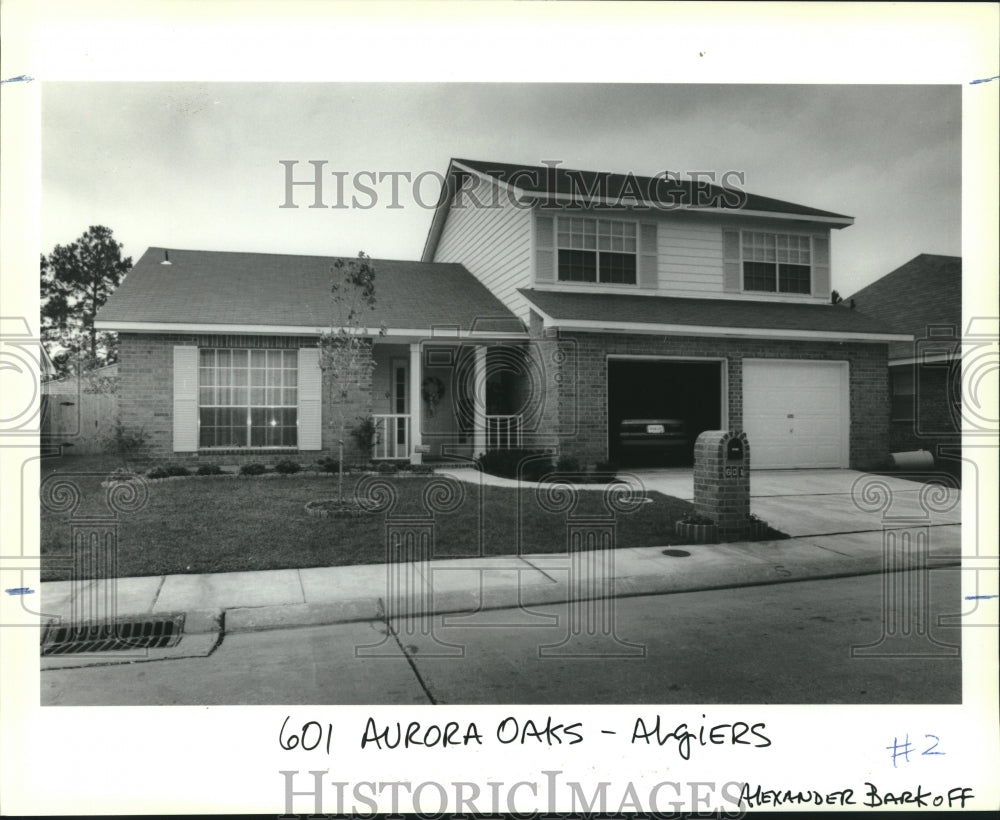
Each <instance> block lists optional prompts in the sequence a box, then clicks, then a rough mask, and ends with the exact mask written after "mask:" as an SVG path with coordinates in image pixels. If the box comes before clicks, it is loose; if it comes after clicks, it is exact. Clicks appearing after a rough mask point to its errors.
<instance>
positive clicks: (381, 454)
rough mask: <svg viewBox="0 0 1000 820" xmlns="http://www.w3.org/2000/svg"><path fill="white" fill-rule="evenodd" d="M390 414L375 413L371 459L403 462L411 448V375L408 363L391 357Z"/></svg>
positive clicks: (408, 455)
mask: <svg viewBox="0 0 1000 820" xmlns="http://www.w3.org/2000/svg"><path fill="white" fill-rule="evenodd" d="M389 384H390V396H389V406H390V409H391V410H392V412H391V413H376V414H374V416H373V419H374V421H375V439H374V441H373V442H372V458H374V459H403V458H409V457H410V455H411V447H410V423H411V413H410V373H409V362H408V361H407V360H406V359H403V358H392V359H390V364H389Z"/></svg>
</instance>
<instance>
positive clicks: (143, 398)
mask: <svg viewBox="0 0 1000 820" xmlns="http://www.w3.org/2000/svg"><path fill="white" fill-rule="evenodd" d="M119 341H120V345H121V348H120V361H121V367H120V383H119V385H120V386H119V397H120V401H119V413H120V417H121V420H122V423H123V424H124V425H125V426H126V427H128V428H131V429H138V428H140V427H141V428H143V429H144V431H145V433H146V435H147V446H146V448H145V449H146V453H145V457H146V458H147V459H148V460H150V461H156V462H161V461H164V462H165V461H184V462H189V463H190V462H197V463H225V464H242V463H246V462H249V461H260V462H263V463H273V462H275V461H279V460H281V459H285V458H290V459H293V460H295V461H298V462H299V463H301V464H303V465H304V466H305V465H308V464H311V463H312V462H314V461H315V460H316V459H318V458H322V457H325V456H336V451H337V445H336V441H337V430H336V429H335V426H334V425H335V422H336V414H335V411H334V409H333V407H332V406H331V402H330V382H329V378H328V377H327V376H325V375H324V378H323V450H322V451H319V450H309V451H301V452H300V451H291V452H289V451H283V452H280V453H279V452H266V451H255V452H250V453H233V452H232V451H229V452H227V453H225V454H211V453H201V454H197V455H194V454H182V453H175V452H174V451H173V348H174V345H195V346H197V347H219V348H249V349H272V350H277V349H289V350H293V349H298V348H300V347H315V346H316V339H315V338H312V337H294V336H221V335H195V336H192V335H185V334H138V333H121V334H119ZM343 411H344V413H345V416H346V419H347V425H346V427H347V431H350V429H351V428H352V427H353V426H354V425H355V424H356V423H357V417H358V416H367V415H369V414H370V413H371V378H370V376H369V377H367V378H366V379H365V380H364V383H363V384H361V385H359V389H358V390H357V391H356V392H354V393H353V394H352V396H351V397H350V398H349V399H348V401H347V403H346V404H345V405H344V407H343ZM344 445H345V453H346V458H347V459H348V460H358V461H367V459H368V458H369V454H361V453H360V452H359V451H358V448H357V445H356V444H355V442H354V439H353V438H352V437H351V436H350V435H349V434H348V435H347V436H346V437H345V441H344Z"/></svg>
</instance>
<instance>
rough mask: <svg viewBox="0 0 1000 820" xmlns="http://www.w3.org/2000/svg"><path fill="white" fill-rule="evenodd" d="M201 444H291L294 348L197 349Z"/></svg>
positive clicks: (295, 432) (295, 388) (295, 385)
mask: <svg viewBox="0 0 1000 820" xmlns="http://www.w3.org/2000/svg"><path fill="white" fill-rule="evenodd" d="M198 396H199V409H198V410H199V412H198V415H199V435H198V446H199V447H295V446H296V445H297V441H298V353H297V351H295V350H216V349H202V350H199V351H198Z"/></svg>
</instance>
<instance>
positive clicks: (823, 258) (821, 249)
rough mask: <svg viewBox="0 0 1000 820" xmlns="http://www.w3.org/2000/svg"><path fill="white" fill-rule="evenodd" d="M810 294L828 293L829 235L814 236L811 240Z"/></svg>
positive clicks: (826, 294) (823, 294)
mask: <svg viewBox="0 0 1000 820" xmlns="http://www.w3.org/2000/svg"><path fill="white" fill-rule="evenodd" d="M812 295H813V296H829V295H830V237H829V236H814V237H813V240H812Z"/></svg>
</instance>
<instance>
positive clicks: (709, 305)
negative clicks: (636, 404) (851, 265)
mask: <svg viewBox="0 0 1000 820" xmlns="http://www.w3.org/2000/svg"><path fill="white" fill-rule="evenodd" d="M520 292H521V294H522V295H524V297H525V298H526V299H527V300H528V301H529V302H531V303H532V304H534V305H537V307H538V308H539V309H540V310H542V311H543V312H544V313H546V314H547V315H548V316H550V317H552V319H554V320H556V322H557V323H558V322H559V321H562V322H566V323H571V322H573V321H586V322H606V323H607V324H608V325H609V326H611V325H614V324H615V323H623V322H629V323H638V324H649V325H690V326H693V327H713V328H715V327H718V328H742V329H751V328H752V329H761V330H778V331H825V332H832V333H844V334H888V333H891V332H892V331H891V330H889V329H888V328H886V327H885V325H884V324H883V323H881V322H879V321H877V320H875V319H872V318H871V317H868V316H864V315H862V314H861V313H859V312H858V311H856V310H849V309H846V308H840V307H839V306H836V305H829V304H821V305H810V304H795V303H791V302H762V301H751V300H748V299H740V300H736V299H690V298H687V297H683V298H682V297H676V296H647V295H639V294H636V295H635V296H632V295H630V294H607V293H566V292H561V291H543V290H528V289H524V290H521V291H520Z"/></svg>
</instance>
